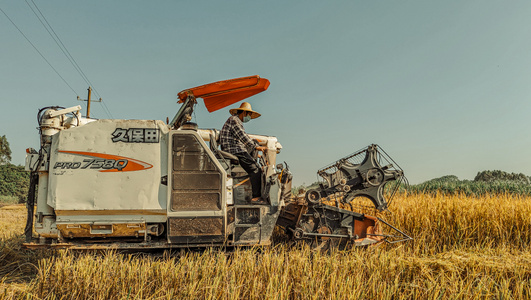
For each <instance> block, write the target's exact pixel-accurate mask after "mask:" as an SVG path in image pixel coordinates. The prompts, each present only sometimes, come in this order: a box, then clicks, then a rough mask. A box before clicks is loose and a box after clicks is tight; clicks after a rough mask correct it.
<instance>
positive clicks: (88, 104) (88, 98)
mask: <svg viewBox="0 0 531 300" xmlns="http://www.w3.org/2000/svg"><path fill="white" fill-rule="evenodd" d="M91 93H92V88H91V87H90V86H89V88H88V96H87V100H85V99H81V98H79V96H77V100H79V101H87V118H88V119H90V102H101V98H100V100H98V101H93V100H90V95H91Z"/></svg>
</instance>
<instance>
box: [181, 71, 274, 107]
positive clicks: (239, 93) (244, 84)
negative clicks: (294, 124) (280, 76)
mask: <svg viewBox="0 0 531 300" xmlns="http://www.w3.org/2000/svg"><path fill="white" fill-rule="evenodd" d="M268 87H269V80H267V79H265V78H260V76H258V75H255V76H249V77H241V78H235V79H229V80H222V81H218V82H213V83H209V84H205V85H201V86H197V87H194V88H191V89H186V90H184V91H182V92H180V93H179V94H178V96H179V99H180V100H179V102H178V103H182V102H184V100H185V99H186V97H188V95H189V94H193V95H194V96H195V97H196V98H203V100H204V102H205V106H206V108H207V110H208V112H213V111H216V110H218V109H221V108H223V107H226V106H229V105H231V104H233V103H236V102H238V101H240V100H243V99H245V98H248V97H251V96H253V95H256V94H258V93H261V92H263V91H265V90H267V88H268Z"/></svg>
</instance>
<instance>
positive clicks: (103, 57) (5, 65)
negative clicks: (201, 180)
mask: <svg viewBox="0 0 531 300" xmlns="http://www.w3.org/2000/svg"><path fill="white" fill-rule="evenodd" d="M34 1H35V3H36V4H37V6H38V8H39V9H40V10H41V12H42V13H43V14H44V16H45V17H46V18H47V20H48V22H49V23H50V24H51V25H52V28H53V29H54V30H55V32H56V33H57V35H58V36H59V37H60V38H61V41H62V42H63V43H64V44H65V46H66V47H67V49H68V51H69V52H70V54H71V55H72V56H73V57H74V59H75V60H76V62H77V63H78V65H79V66H80V67H81V69H82V70H83V72H84V73H85V74H86V76H87V77H88V79H89V80H90V82H92V84H93V86H94V87H95V89H96V90H97V92H98V94H99V95H101V97H102V98H103V101H105V103H106V105H107V107H108V109H109V111H110V115H111V116H112V117H113V118H120V119H158V120H165V119H166V117H169V118H170V119H171V118H172V117H173V115H174V114H175V112H176V111H177V110H178V107H179V106H178V104H177V103H176V94H177V93H178V92H179V91H181V90H183V89H186V88H190V87H194V86H198V85H202V84H205V83H209V82H214V81H218V80H223V79H230V78H235V77H242V76H248V75H255V74H256V75H260V76H261V77H264V78H267V79H269V80H270V81H271V86H270V87H269V89H268V90H267V91H266V92H264V93H262V94H259V95H257V96H254V97H252V98H250V99H249V102H250V103H251V104H252V107H253V108H254V109H255V110H257V111H259V112H260V113H262V117H261V118H259V119H256V120H253V121H251V122H250V123H248V124H247V125H246V129H247V131H248V132H250V133H257V134H266V135H274V136H277V137H278V139H279V141H280V142H281V143H282V145H283V147H284V149H283V150H282V153H281V154H280V155H279V160H280V161H286V162H288V164H289V165H290V166H291V169H292V172H293V173H294V176H295V184H297V185H298V184H302V183H306V184H309V183H311V182H314V181H316V180H317V175H316V171H317V169H319V168H320V167H322V166H324V165H327V164H329V163H331V162H333V161H335V160H336V159H339V158H341V157H343V156H345V155H347V154H349V153H352V152H354V151H356V150H358V149H361V148H363V147H365V146H367V145H369V144H371V143H376V144H379V145H380V146H381V147H382V148H383V149H384V150H386V151H387V153H389V154H390V156H391V157H393V158H394V159H395V161H396V162H397V163H398V164H400V166H401V167H402V168H403V169H404V170H405V173H406V176H407V177H408V179H409V180H410V182H412V183H419V182H422V181H425V180H428V179H431V178H434V177H440V176H444V175H450V174H451V175H457V176H458V177H459V178H461V179H472V178H474V176H475V175H476V173H477V172H478V171H482V170H494V169H500V170H504V171H508V172H522V173H524V174H527V175H531V156H530V155H529V154H530V148H531V139H530V138H529V136H528V133H529V129H530V128H531V118H530V117H529V115H530V112H531V101H530V96H531V84H530V82H531V21H530V16H531V2H530V1H489V0H481V1H460V0H459V1H420V0H419V1H248V0H246V1H243V0H242V1H233V0H225V1H129V0H128V1H56V0H49V1H39V0H34ZM27 3H30V4H31V3H32V2H31V0H28V1H27ZM27 3H26V2H25V1H20V0H17V1H15V0H6V1H2V2H0V8H1V9H2V10H3V11H4V12H5V13H6V14H7V15H8V16H9V17H10V18H11V19H12V21H13V22H14V23H15V24H16V25H17V26H18V27H19V28H20V29H21V30H22V32H24V34H25V35H26V36H27V37H28V38H29V39H30V40H31V42H32V43H33V44H34V45H35V46H36V47H37V48H38V49H39V51H40V52H41V53H42V54H43V55H44V56H45V57H46V58H47V59H48V61H49V62H50V63H51V64H52V65H53V66H54V68H56V70H57V71H58V72H59V73H60V74H61V76H63V77H64V78H65V80H66V81H67V82H68V84H69V85H70V86H71V87H72V88H73V90H74V91H72V89H70V87H68V86H67V85H66V84H65V83H64V82H63V81H62V80H61V78H60V77H59V76H58V75H57V74H56V73H55V72H54V71H53V70H52V68H51V67H50V66H49V65H48V64H47V63H46V62H45V61H44V60H43V59H42V58H41V57H40V55H39V54H38V53H37V52H36V51H35V49H33V47H32V46H31V45H30V44H29V43H28V42H27V41H26V40H25V39H24V37H23V36H22V35H21V34H20V33H19V32H18V31H17V29H16V28H15V27H14V26H13V25H12V24H11V22H10V21H9V20H8V19H7V18H6V16H5V15H4V14H2V13H0V45H1V47H0V103H1V108H0V135H6V136H7V138H8V141H9V142H10V145H11V149H12V151H13V163H15V164H24V156H25V151H24V150H25V149H26V148H27V147H34V148H37V147H38V135H37V130H36V127H37V123H36V114H37V111H38V109H39V108H41V107H44V106H50V105H60V106H65V107H70V106H74V105H78V104H81V102H78V101H77V100H76V97H77V96H80V97H81V98H86V93H87V91H86V90H87V87H88V86H87V84H86V83H85V81H83V80H82V78H81V76H80V75H79V74H78V72H76V70H75V69H74V68H73V67H72V65H71V64H70V63H69V61H68V60H67V59H66V57H65V55H63V53H62V52H61V51H60V49H59V47H58V46H57V45H56V44H55V43H54V41H53V40H52V38H51V37H50V36H49V35H48V33H47V32H46V30H45V29H44V27H43V26H42V25H41V23H40V22H39V20H38V19H37V18H36V17H35V15H34V14H33V12H32V11H31V9H30V8H29V6H28V5H27ZM238 106H239V103H238V104H235V105H233V106H231V107H229V108H232V107H238ZM229 108H227V109H223V110H220V111H217V112H214V113H211V114H209V113H208V112H207V110H206V108H205V107H204V105H203V104H202V103H201V102H200V103H199V105H198V106H197V107H196V113H195V122H197V123H198V124H199V126H200V127H202V128H218V129H220V128H221V126H222V125H223V123H224V121H225V120H226V118H227V117H228V116H229V113H228V109H229ZM92 116H94V117H97V118H109V115H108V114H107V113H106V112H105V110H104V109H103V107H102V105H101V104H97V103H94V104H93V105H92Z"/></svg>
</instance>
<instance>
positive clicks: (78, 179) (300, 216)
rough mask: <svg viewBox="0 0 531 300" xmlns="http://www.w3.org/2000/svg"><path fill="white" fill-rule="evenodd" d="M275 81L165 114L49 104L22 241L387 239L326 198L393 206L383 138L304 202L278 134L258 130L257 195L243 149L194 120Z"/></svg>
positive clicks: (31, 244)
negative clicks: (235, 150)
mask: <svg viewBox="0 0 531 300" xmlns="http://www.w3.org/2000/svg"><path fill="white" fill-rule="evenodd" d="M268 87H269V81H268V80H267V79H265V78H260V77H259V76H250V77H243V78H236V79H231V80H224V81H219V82H214V83H210V84H206V85H202V86H198V87H195V88H191V89H186V90H183V91H182V92H180V93H178V98H179V101H178V103H180V104H181V107H180V109H179V110H178V112H177V114H176V115H175V117H174V118H173V119H172V120H171V121H169V120H168V121H167V122H166V123H165V122H163V121H158V120H118V119H102V120H96V119H90V118H84V117H82V116H81V113H80V109H81V107H80V106H76V107H72V108H61V107H46V108H43V109H41V110H40V111H39V113H38V121H39V133H40V141H41V143H40V144H41V145H40V149H39V150H38V151H36V150H33V149H29V150H28V151H27V156H26V169H27V170H29V171H31V182H30V190H29V193H28V201H27V208H28V222H27V226H26V230H25V231H26V240H27V241H26V243H25V244H24V246H25V247H28V248H40V247H45V248H47V247H52V248H74V249H106V248H117V249H138V250H142V249H157V248H182V247H209V246H229V247H230V246H249V245H267V244H270V243H271V237H272V234H273V229H274V228H275V226H277V225H279V226H280V227H281V228H284V229H285V230H286V232H287V233H288V234H290V235H291V236H292V237H293V238H294V239H296V240H297V239H298V240H305V241H316V242H320V243H324V242H327V241H329V242H331V241H339V242H341V243H343V242H346V243H351V244H355V245H366V244H373V243H378V242H381V241H383V240H386V239H387V238H388V237H389V236H386V235H383V234H382V232H381V227H380V223H381V222H380V221H383V220H381V219H379V218H377V217H371V216H369V215H365V214H363V213H356V212H353V211H348V210H345V209H343V208H342V207H340V206H339V205H335V206H334V205H333V204H331V203H329V202H330V201H332V202H333V201H336V204H337V203H339V202H341V203H348V202H350V201H351V200H352V199H353V198H355V197H357V196H365V197H368V198H369V199H371V201H373V203H374V204H375V205H376V206H377V208H378V209H385V208H386V207H387V202H386V201H385V199H384V187H385V185H386V184H387V183H388V182H390V181H394V180H398V181H400V180H401V178H402V177H403V172H402V171H401V170H400V169H397V168H395V167H393V166H392V165H389V164H382V163H381V162H380V161H379V158H380V157H381V155H380V153H381V151H378V148H377V147H376V146H371V147H369V148H370V149H372V150H368V151H365V152H363V154H365V155H366V156H367V157H369V158H368V159H366V160H365V161H362V162H361V163H357V164H353V163H349V162H348V161H349V160H351V158H352V157H358V155H357V154H356V155H354V156H352V157H349V158H345V159H342V160H340V161H338V162H336V163H335V164H334V165H333V166H332V167H331V168H325V169H322V170H320V171H319V172H320V173H319V175H321V176H322V177H323V178H324V179H325V180H326V183H323V184H321V186H320V187H319V188H318V189H314V190H312V191H309V192H308V193H306V194H305V195H304V196H303V198H302V200H301V199H299V200H297V199H296V198H294V197H293V196H292V194H291V181H292V178H293V177H292V174H291V172H290V170H289V169H288V167H287V164H285V163H284V164H277V163H276V160H277V154H278V153H279V152H280V150H281V149H282V146H281V144H280V143H279V142H278V140H277V138H276V137H274V136H266V135H253V134H250V135H249V136H250V137H251V138H252V139H254V140H256V141H257V142H258V143H259V144H260V146H262V147H265V149H266V150H265V151H263V153H261V155H259V156H256V157H255V159H256V160H257V163H258V164H259V166H260V167H261V168H262V174H263V175H262V199H263V200H264V201H262V202H260V203H251V202H250V201H249V200H250V198H251V190H252V189H251V184H250V181H249V176H248V175H247V172H246V171H245V170H244V169H243V168H242V167H241V166H240V165H239V161H238V159H237V158H236V157H235V156H232V155H230V154H229V153H225V152H223V151H221V150H220V149H219V147H218V142H219V135H220V132H219V131H218V130H216V129H200V128H198V126H197V124H195V123H192V122H190V121H191V120H192V117H191V116H192V114H193V111H194V108H195V106H196V105H197V103H198V100H197V99H199V98H202V99H203V102H204V104H205V106H206V108H207V110H208V111H209V112H213V111H216V110H218V109H221V108H224V107H227V106H229V105H231V104H234V103H236V102H238V101H241V100H243V99H245V98H248V97H250V96H252V95H255V94H257V93H260V92H262V91H265V90H266V89H267V88H268ZM207 143H208V144H207ZM375 151H376V152H375ZM360 153H361V152H360ZM332 171H333V172H332ZM33 229H34V230H35V231H36V233H37V236H34V235H33ZM329 244H330V243H329Z"/></svg>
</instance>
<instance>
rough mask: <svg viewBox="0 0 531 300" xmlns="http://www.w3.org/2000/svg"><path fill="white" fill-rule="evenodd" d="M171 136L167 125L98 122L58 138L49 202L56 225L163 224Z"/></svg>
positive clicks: (52, 158) (52, 155) (53, 147)
mask: <svg viewBox="0 0 531 300" xmlns="http://www.w3.org/2000/svg"><path fill="white" fill-rule="evenodd" d="M168 132H169V129H168V126H167V125H166V124H164V123H163V122H162V121H152V120H98V121H95V122H92V123H89V124H86V125H84V126H80V127H75V128H70V129H66V130H61V131H60V132H58V133H57V134H55V135H54V136H53V140H52V145H51V149H50V151H51V153H50V165H49V168H50V169H49V188H48V197H47V203H48V205H49V206H51V207H53V208H54V209H55V211H56V213H57V217H58V220H57V221H58V222H60V221H61V218H63V219H64V218H66V216H68V220H72V219H73V216H76V217H75V218H74V219H78V221H80V220H81V219H83V216H85V217H86V218H88V216H89V215H91V216H90V220H94V217H95V216H97V215H105V217H104V219H109V218H111V219H113V218H114V217H117V218H119V216H120V215H122V216H125V215H128V216H131V215H145V217H146V219H151V220H146V221H151V222H155V221H164V220H165V218H166V216H165V215H166V207H167V187H166V186H165V185H163V184H161V177H163V176H165V175H167V167H166V166H167V165H168V162H167V157H168V153H167V148H168V146H167V145H168V141H167V136H168ZM97 211H99V212H97ZM102 211H105V213H102ZM80 218H81V219H80Z"/></svg>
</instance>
